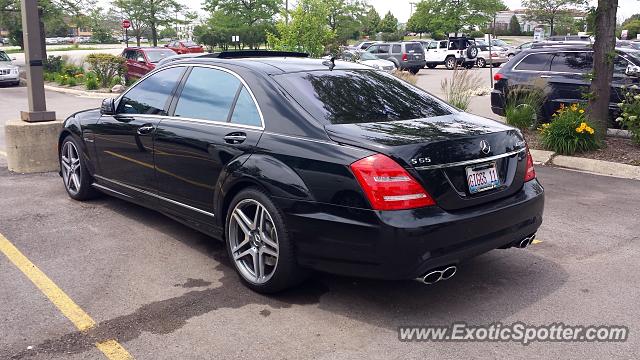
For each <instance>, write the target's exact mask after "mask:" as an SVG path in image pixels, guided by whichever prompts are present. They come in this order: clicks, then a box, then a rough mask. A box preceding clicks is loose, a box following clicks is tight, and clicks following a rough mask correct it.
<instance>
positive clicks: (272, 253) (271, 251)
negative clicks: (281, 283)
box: [260, 247, 278, 258]
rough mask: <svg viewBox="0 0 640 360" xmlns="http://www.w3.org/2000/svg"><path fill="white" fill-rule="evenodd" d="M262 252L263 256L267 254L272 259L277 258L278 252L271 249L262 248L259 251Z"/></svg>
mask: <svg viewBox="0 0 640 360" xmlns="http://www.w3.org/2000/svg"><path fill="white" fill-rule="evenodd" d="M260 250H261V251H262V253H263V254H267V255H269V256H273V257H274V258H277V257H278V252H277V250H276V251H274V250H273V249H269V248H268V247H263V248H261V249H260Z"/></svg>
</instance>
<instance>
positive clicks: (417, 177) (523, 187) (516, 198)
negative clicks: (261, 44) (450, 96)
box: [59, 51, 544, 292]
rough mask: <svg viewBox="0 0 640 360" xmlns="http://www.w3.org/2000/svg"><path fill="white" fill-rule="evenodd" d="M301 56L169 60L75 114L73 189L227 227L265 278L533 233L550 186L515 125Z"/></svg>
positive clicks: (235, 260) (252, 272) (456, 255)
mask: <svg viewBox="0 0 640 360" xmlns="http://www.w3.org/2000/svg"><path fill="white" fill-rule="evenodd" d="M300 56H302V55H299V54H295V53H273V52H262V51H252V52H238V53H227V52H225V53H220V54H219V55H218V57H217V58H202V57H199V58H193V59H185V60H180V61H175V62H172V63H170V64H167V65H165V66H163V67H160V68H157V69H156V70H155V71H153V72H152V73H150V74H149V75H147V76H145V77H144V78H142V79H141V80H140V81H138V82H137V83H136V84H134V85H133V86H131V87H130V88H129V89H128V90H127V91H126V92H124V93H123V94H122V95H120V96H119V97H118V98H116V99H107V100H105V101H104V102H103V105H102V108H101V109H93V110H87V111H82V112H79V113H76V114H74V115H72V116H71V117H69V118H68V119H67V120H66V121H65V122H64V127H63V129H62V132H61V134H60V142H59V154H60V165H61V175H62V178H63V180H64V187H65V189H66V191H67V192H68V194H69V196H70V197H71V198H73V199H76V200H86V199H88V198H90V197H91V196H93V195H95V193H96V192H98V191H99V192H102V193H106V194H109V195H112V196H115V197H119V198H121V199H124V200H127V201H131V202H133V203H136V204H140V205H142V206H147V207H150V208H152V209H155V210H157V211H160V212H162V213H165V214H167V215H168V216H169V217H171V218H174V219H176V220H178V221H181V222H183V223H184V224H186V225H188V226H192V227H194V228H195V229H197V230H199V231H202V232H204V233H206V234H209V235H211V236H212V237H214V238H217V239H220V240H222V241H225V242H226V244H227V250H228V254H229V257H230V258H231V264H232V266H233V267H234V268H235V269H236V271H237V272H238V274H239V275H240V278H241V279H242V280H243V281H244V282H245V283H246V284H247V285H248V286H249V287H251V288H252V289H255V290H257V291H261V292H273V291H278V290H282V289H284V288H286V287H289V286H292V285H295V284H296V283H298V282H299V281H301V280H302V279H303V278H304V275H305V274H306V273H307V271H306V270H307V269H316V270H322V271H328V272H332V273H337V274H346V275H357V276H365V277H371V278H381V279H414V278H417V279H419V280H420V281H422V282H425V283H428V284H431V283H434V282H437V281H440V280H446V279H449V278H451V277H452V276H453V275H454V274H455V272H456V267H457V266H458V264H459V263H460V262H461V261H462V260H464V259H467V258H469V257H472V256H476V255H479V254H482V253H484V252H486V251H489V250H492V249H496V248H507V247H512V246H516V247H521V248H522V247H525V246H527V245H528V244H530V243H531V241H532V240H533V235H534V234H535V232H536V231H537V230H538V227H539V226H540V224H541V222H542V211H543V204H544V191H543V188H542V186H541V185H540V183H539V182H538V181H537V179H536V175H535V170H534V168H533V161H532V159H531V155H530V154H529V152H528V151H527V147H526V144H525V142H524V139H523V138H522V135H521V133H520V132H519V131H518V130H516V129H513V128H511V127H509V126H506V125H504V124H501V123H498V122H495V121H492V120H489V119H484V118H481V117H478V116H474V115H471V114H467V113H464V112H461V111H459V110H457V109H456V108H454V107H452V106H450V105H448V104H446V103H444V102H443V101H441V100H439V99H438V98H436V97H434V96H432V95H430V94H428V93H426V92H424V91H423V90H421V89H419V88H417V87H414V86H412V85H411V84H409V83H407V82H404V81H402V80H400V79H398V78H396V77H394V76H392V75H390V74H387V73H385V72H382V71H376V70H374V69H372V68H370V67H368V66H364V65H360V64H356V63H350V62H345V61H338V62H335V63H334V62H332V61H329V60H324V61H323V60H320V59H307V58H304V57H300ZM239 57H241V58H239ZM248 57H253V58H248ZM98 216H99V215H98ZM142 256H144V255H142ZM488 267H490V266H488ZM486 271H492V270H491V269H489V268H487V269H486Z"/></svg>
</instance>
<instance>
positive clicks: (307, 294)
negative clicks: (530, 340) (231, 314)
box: [11, 197, 568, 359]
mask: <svg viewBox="0 0 640 360" xmlns="http://www.w3.org/2000/svg"><path fill="white" fill-rule="evenodd" d="M83 206H90V207H93V206H96V207H102V208H105V209H108V210H111V211H113V212H114V213H116V214H119V215H121V216H123V217H128V218H130V219H132V220H134V221H139V222H140V223H142V224H145V226H150V227H152V228H153V229H156V230H157V231H159V232H162V233H164V234H166V235H168V236H171V237H172V238H175V239H177V240H179V241H180V242H181V243H182V244H183V245H184V246H185V247H188V248H191V249H195V250H197V251H198V252H200V253H202V254H203V255H205V256H207V257H209V258H210V259H211V260H213V261H215V262H216V266H215V270H216V271H218V272H220V273H221V274H222V275H221V277H220V278H219V279H217V280H219V282H220V283H221V285H220V286H217V285H216V286H212V285H211V283H210V282H207V281H203V280H194V279H185V281H186V283H185V284H191V285H188V286H183V287H185V291H186V292H185V293H184V294H182V295H180V296H177V297H173V298H168V299H165V300H161V301H156V302H152V303H148V304H146V305H143V306H141V307H139V308H138V309H136V310H135V311H133V312H131V313H129V314H126V315H123V316H119V317H116V318H113V319H109V320H106V321H103V322H100V323H99V324H97V326H95V327H94V328H92V329H90V330H88V331H85V332H80V331H78V332H73V333H69V334H66V335H64V336H62V337H60V338H56V339H50V340H47V341H45V342H43V343H41V344H39V345H37V346H34V347H33V348H32V349H29V350H19V351H16V352H14V353H13V354H12V355H11V358H12V359H21V358H29V357H32V356H35V355H37V354H42V353H46V354H48V355H52V354H73V353H81V352H84V351H87V350H89V349H92V348H94V346H95V344H96V343H98V342H102V341H106V340H109V339H115V340H117V341H120V342H128V341H130V340H133V339H136V338H138V337H139V336H140V335H141V334H142V333H144V332H149V333H153V334H169V333H172V332H174V331H176V330H178V329H180V328H182V327H183V326H184V325H186V323H187V321H188V320H189V319H191V318H193V317H197V316H200V315H203V314H206V313H209V312H212V311H216V310H219V309H238V308H242V307H245V306H247V305H256V304H257V305H262V306H263V307H264V309H263V310H262V311H261V312H260V315H262V316H269V315H270V314H271V312H273V311H278V310H279V309H286V308H290V307H292V306H294V305H298V306H309V305H311V306H314V307H317V308H319V309H321V310H324V311H327V312H330V313H332V314H338V315H341V316H344V317H347V318H349V319H352V320H355V321H359V322H363V323H367V324H371V325H374V326H378V327H381V328H386V329H395V328H397V327H398V326H401V325H408V324H413V325H415V324H418V325H429V324H438V325H442V324H450V323H452V322H461V321H463V322H468V323H476V324H489V323H493V322H497V321H501V320H502V319H504V318H507V317H509V316H511V315H513V314H515V313H517V312H518V311H520V310H522V309H524V308H527V307H529V306H531V305H532V304H534V303H536V302H537V301H539V300H541V299H542V298H544V297H546V296H547V295H549V294H550V293H552V292H554V291H555V290H556V289H558V288H559V287H561V286H562V285H563V284H564V283H565V282H566V281H567V279H568V274H567V273H566V272H565V271H564V270H563V268H562V267H561V266H560V265H559V264H557V263H554V262H553V261H551V260H549V259H547V258H543V257H540V256H537V255H535V253H534V252H532V251H526V250H520V249H510V250H496V251H493V252H491V253H488V254H485V255H482V256H480V257H477V258H474V259H472V260H469V261H467V262H465V263H463V264H461V266H460V268H459V272H458V274H457V275H456V276H455V277H454V278H453V279H451V280H448V281H444V282H441V283H438V284H435V285H432V286H426V285H424V284H421V283H418V282H417V281H378V280H368V279H357V278H350V277H342V276H336V275H331V274H320V273H314V274H313V275H312V276H311V277H310V278H309V280H307V281H306V282H304V283H303V284H301V285H300V286H298V287H296V288H293V289H291V290H288V291H284V292H282V293H278V294H275V295H262V294H258V293H255V292H253V291H251V290H249V289H248V288H246V287H245V286H244V285H243V284H242V283H241V281H240V279H239V277H238V276H237V274H236V273H235V271H234V269H233V266H232V264H231V263H230V261H229V259H228V258H227V254H226V250H225V248H224V245H223V244H222V243H221V242H219V241H217V240H214V239H212V238H210V237H208V236H206V235H203V234H201V233H199V232H197V231H195V230H192V229H191V228H188V227H187V226H184V225H182V224H180V223H178V222H176V221H174V220H171V219H169V218H167V217H166V216H164V215H162V214H160V213H158V212H156V211H153V210H149V209H146V208H143V207H139V206H137V205H134V204H130V203H127V202H125V201H122V200H119V199H115V198H110V197H104V198H101V199H97V200H94V201H91V202H89V203H83ZM203 277H207V275H206V274H203ZM97 280H98V279H97ZM177 286H180V285H177Z"/></svg>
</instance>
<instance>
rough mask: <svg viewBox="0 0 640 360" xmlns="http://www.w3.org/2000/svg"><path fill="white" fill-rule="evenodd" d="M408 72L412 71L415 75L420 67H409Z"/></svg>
mask: <svg viewBox="0 0 640 360" xmlns="http://www.w3.org/2000/svg"><path fill="white" fill-rule="evenodd" d="M409 72H410V73H412V74H413V75H416V74H418V73H419V72H420V68H411V69H409Z"/></svg>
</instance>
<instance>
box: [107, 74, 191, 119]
mask: <svg viewBox="0 0 640 360" xmlns="http://www.w3.org/2000/svg"><path fill="white" fill-rule="evenodd" d="M183 71H184V68H183V67H175V68H170V69H166V70H162V71H159V72H157V73H155V74H153V75H151V76H149V77H148V78H146V79H144V80H143V81H142V82H140V83H138V84H137V85H136V86H135V87H133V88H132V89H131V90H129V91H127V92H126V93H125V94H124V96H123V97H122V99H121V100H120V103H119V104H118V110H117V111H116V112H117V113H118V114H148V115H167V114H166V112H165V111H164V108H165V105H166V104H167V100H169V97H170V96H171V93H172V92H173V89H174V88H175V86H176V84H177V83H178V80H179V79H180V76H181V75H182V72H183Z"/></svg>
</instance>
